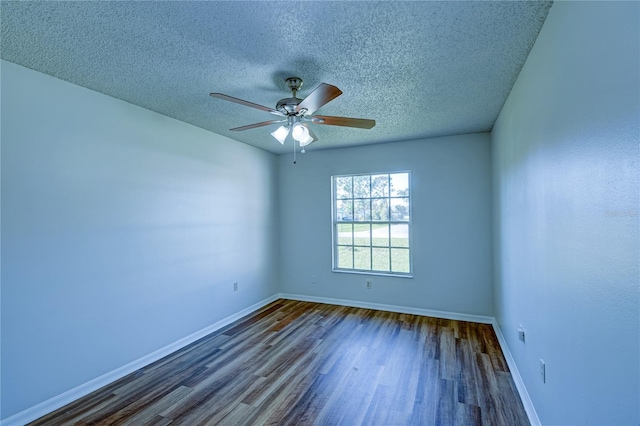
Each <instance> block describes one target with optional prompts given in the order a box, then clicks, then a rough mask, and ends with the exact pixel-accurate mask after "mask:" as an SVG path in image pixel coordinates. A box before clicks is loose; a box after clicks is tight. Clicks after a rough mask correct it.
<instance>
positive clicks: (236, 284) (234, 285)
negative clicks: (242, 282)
mask: <svg viewBox="0 0 640 426" xmlns="http://www.w3.org/2000/svg"><path fill="white" fill-rule="evenodd" d="M233 291H238V282H237V281H236V282H235V283H233Z"/></svg>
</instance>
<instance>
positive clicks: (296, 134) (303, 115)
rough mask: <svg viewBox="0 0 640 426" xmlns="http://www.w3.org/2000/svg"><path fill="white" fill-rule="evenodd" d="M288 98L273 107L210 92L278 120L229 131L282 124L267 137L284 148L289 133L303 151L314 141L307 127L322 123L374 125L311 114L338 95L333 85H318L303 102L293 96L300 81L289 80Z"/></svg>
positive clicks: (360, 126) (366, 121)
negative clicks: (289, 94) (274, 116)
mask: <svg viewBox="0 0 640 426" xmlns="http://www.w3.org/2000/svg"><path fill="white" fill-rule="evenodd" d="M285 82H286V83H287V86H288V87H289V90H291V94H292V96H291V97H290V98H284V99H280V100H279V101H278V103H277V104H276V107H275V108H269V107H266V106H262V105H258V104H254V103H253V102H249V101H245V100H242V99H238V98H234V97H233V96H229V95H225V94H222V93H210V95H211V96H213V97H214V98H218V99H224V100H226V101H230V102H235V103H237V104H240V105H244V106H248V107H251V108H256V109H259V110H261V111H265V112H268V113H271V114H273V115H276V116H278V117H280V119H279V120H270V121H263V122H261V123H255V124H249V125H246V126H241V127H235V128H233V129H229V130H232V131H241V130H249V129H255V128H257V127H263V126H268V125H270V124H278V123H284V124H282V125H281V126H280V127H278V128H277V129H276V130H275V131H273V132H271V135H272V136H273V137H274V138H276V139H277V140H278V142H280V143H281V144H282V145H284V142H285V140H286V139H287V136H289V134H291V136H292V137H293V139H294V140H295V141H297V142H298V143H299V144H300V146H301V147H302V148H303V152H304V147H305V146H307V145H309V144H310V143H311V142H315V141H316V140H318V138H317V137H316V135H315V134H314V133H313V131H312V130H311V128H309V124H325V125H329V126H345V127H357V128H360V129H371V128H372V127H373V126H375V125H376V122H375V120H368V119H364V118H348V117H332V116H328V115H313V113H315V112H316V111H317V110H318V109H320V108H321V107H322V106H324V105H326V104H327V103H329V102H330V101H332V100H333V99H335V98H337V97H338V96H340V95H341V94H342V91H341V90H340V89H338V88H337V87H336V86H332V85H330V84H326V83H321V84H320V85H319V86H318V87H316V88H315V89H314V90H313V92H311V93H310V94H309V96H307V97H306V98H304V99H300V98H297V97H296V94H297V92H298V90H300V87H302V79H301V78H299V77H289V78H287V79H286V80H285Z"/></svg>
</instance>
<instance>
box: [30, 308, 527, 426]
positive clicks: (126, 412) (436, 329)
mask: <svg viewBox="0 0 640 426" xmlns="http://www.w3.org/2000/svg"><path fill="white" fill-rule="evenodd" d="M31 424H32V425H64V424H78V425H116V424H118V425H120V424H123V425H147V424H149V425H168V424H171V425H204V424H207V425H216V424H221V425H260V424H290V425H298V424H300V425H303V424H322V425H337V424H341V425H360V424H365V425H408V424H412V425H476V424H483V425H509V426H514V425H528V424H529V422H528V420H527V416H526V413H525V411H524V407H523V405H522V402H521V401H520V398H519V396H518V393H517V391H516V388H515V385H514V383H513V380H512V378H511V374H510V373H509V369H508V368H507V364H506V362H505V359H504V357H503V355H502V352H501V351H500V347H499V344H498V340H497V338H496V336H495V334H494V332H493V328H492V327H491V326H490V325H487V324H476V323H470V322H463V321H451V320H443V319H436V318H430V317H422V316H417V315H407V314H397V313H391V312H384V311H374V310H369V309H358V308H349V307H343V306H335V305H325V304H318V303H308V302H297V301H291V300H278V301H276V302H273V303H271V304H270V305H268V306H266V307H265V308H263V309H261V310H260V311H258V312H256V313H254V314H253V315H251V316H249V317H247V318H243V319H241V320H239V321H237V322H235V323H233V324H231V325H230V326H228V327H226V328H224V329H222V330H219V331H218V332H216V333H213V334H211V335H209V336H207V337H205V338H203V339H200V340H199V341H197V342H195V343H193V344H191V345H189V346H187V347H186V348H183V349H182V350H180V351H178V352H175V353H174V354H172V355H170V356H167V357H165V358H163V359H161V360H159V361H157V362H155V363H153V364H151V365H149V366H147V367H145V368H143V369H141V370H139V371H137V372H135V373H132V374H130V375H128V376H126V377H124V378H122V379H120V380H118V381H117V382H114V383H112V384H110V385H108V386H106V387H104V388H102V389H99V390H97V391H96V392H94V393H92V394H90V395H87V396H86V397H84V398H81V399H80V400H78V401H75V402H73V403H71V404H69V405H68V406H66V407H63V408H61V409H59V410H57V411H56V412H54V413H51V414H49V415H47V416H45V417H43V418H41V419H39V420H37V421H35V422H33V423H31Z"/></svg>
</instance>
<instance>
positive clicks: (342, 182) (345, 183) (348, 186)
mask: <svg viewBox="0 0 640 426" xmlns="http://www.w3.org/2000/svg"><path fill="white" fill-rule="evenodd" d="M352 180H353V179H352V178H351V176H347V177H337V178H336V198H353V184H352Z"/></svg>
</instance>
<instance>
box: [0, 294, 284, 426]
mask: <svg viewBox="0 0 640 426" xmlns="http://www.w3.org/2000/svg"><path fill="white" fill-rule="evenodd" d="M279 298H280V296H279V295H277V294H276V295H273V296H271V297H268V298H266V299H264V300H262V301H260V302H258V303H256V304H254V305H251V306H249V307H248V308H245V309H243V310H241V311H240V312H236V313H235V314H233V315H229V316H228V317H226V318H223V319H221V320H220V321H218V322H216V323H214V324H211V325H210V326H208V327H205V328H203V329H202V330H199V331H196V332H195V333H193V334H190V335H189V336H187V337H183V338H182V339H180V340H178V341H175V342H173V343H171V344H169V345H167V346H165V347H163V348H160V349H158V350H157V351H155V352H152V353H150V354H148V355H145V356H143V357H142V358H139V359H137V360H135V361H132V362H130V363H129V364H127V365H124V366H122V367H120V368H117V369H115V370H113V371H110V372H108V373H106V374H103V375H102V376H100V377H96V378H95V379H93V380H90V381H88V382H86V383H83V384H81V385H80V386H76V387H75V388H73V389H70V390H68V391H66V392H64V393H61V394H60V395H57V396H54V397H53V398H50V399H48V400H46V401H44V402H41V403H40V404H38V405H34V406H33V407H30V408H27V409H26V410H24V411H21V412H19V413H17V414H14V415H13V416H11V417H8V418H7V419H5V420H2V422H0V424H1V425H2V426H23V425H25V424H27V423H29V422H32V421H34V420H36V419H39V418H40V417H42V416H45V415H47V414H49V413H51V412H53V411H55V410H57V409H58V408H61V407H64V406H65V405H67V404H69V403H71V402H73V401H75V400H77V399H79V398H82V397H83V396H86V395H88V394H90V393H91V392H93V391H95V390H98V389H100V388H101V387H103V386H106V385H108V384H110V383H113V382H114V381H116V380H118V379H121V378H122V377H124V376H126V375H127V374H131V373H133V372H134V371H137V370H139V369H141V368H143V367H146V366H147V365H149V364H151V363H153V362H156V361H157V360H159V359H162V358H164V357H165V356H167V355H169V354H172V353H173V352H175V351H177V350H179V349H182V348H184V347H185V346H187V345H189V344H191V343H193V342H195V341H196V340H198V339H201V338H203V337H205V336H207V335H209V334H211V333H213V332H214V331H217V330H219V329H221V328H222V327H224V326H226V325H229V324H231V323H232V322H234V321H236V320H239V319H240V318H242V317H244V316H245V315H248V314H250V313H252V312H254V311H257V310H258V309H260V308H262V307H263V306H265V305H268V304H269V303H271V302H273V301H275V300H277V299H279Z"/></svg>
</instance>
